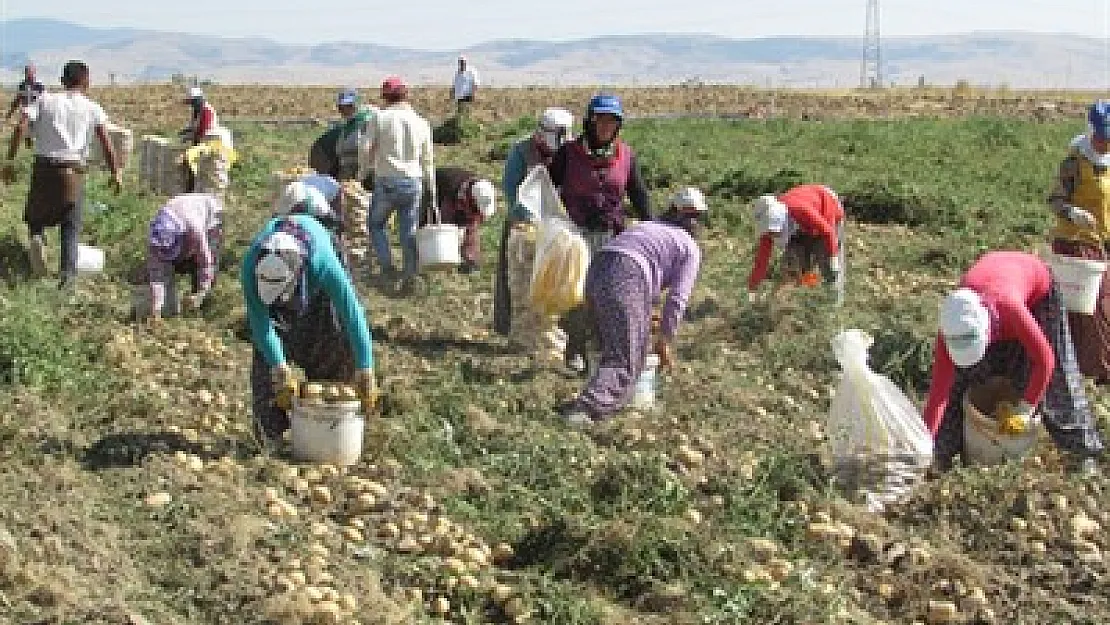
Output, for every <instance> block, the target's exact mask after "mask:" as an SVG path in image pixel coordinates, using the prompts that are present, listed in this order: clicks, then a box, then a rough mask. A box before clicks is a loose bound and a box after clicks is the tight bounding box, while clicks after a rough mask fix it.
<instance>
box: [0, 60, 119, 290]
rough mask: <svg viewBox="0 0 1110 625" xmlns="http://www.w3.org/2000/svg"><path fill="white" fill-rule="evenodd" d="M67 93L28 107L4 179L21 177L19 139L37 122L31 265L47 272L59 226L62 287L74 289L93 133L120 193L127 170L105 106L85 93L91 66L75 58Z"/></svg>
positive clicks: (29, 213)
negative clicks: (49, 232)
mask: <svg viewBox="0 0 1110 625" xmlns="http://www.w3.org/2000/svg"><path fill="white" fill-rule="evenodd" d="M62 86H63V87H64V91H62V92H61V93H46V94H43V95H42V96H40V97H39V98H38V99H37V100H36V101H35V103H34V104H32V105H31V106H28V107H26V108H24V110H23V115H22V117H21V118H20V122H19V125H18V126H16V129H15V132H13V133H12V140H11V145H10V146H9V148H8V160H7V162H6V163H5V164H4V167H3V178H4V180H5V181H7V182H13V181H14V180H15V164H14V162H13V161H14V160H15V155H16V152H18V151H19V140H20V139H22V138H23V135H24V133H26V132H27V131H28V124H29V123H30V122H34V126H33V129H32V133H33V134H32V136H33V137H34V140H35V161H34V165H33V167H32V169H31V185H30V189H28V191H27V206H26V208H25V210H24V213H23V220H24V221H25V222H26V223H27V227H28V229H29V230H30V235H31V267H32V270H33V271H34V273H35V274H36V275H37V276H43V275H45V274H46V259H45V251H44V245H45V243H44V241H43V235H44V232H45V230H46V228H47V227H50V226H59V227H60V228H61V231H62V241H61V264H60V272H59V273H60V274H61V285H60V286H61V287H63V288H67V287H72V286H73V284H74V281H75V280H76V278H77V238H78V236H79V235H80V232H81V212H82V208H83V205H84V201H85V170H86V165H85V163H86V160H87V159H88V155H89V154H88V153H89V141H90V139H92V136H93V134H94V133H95V134H96V138H97V140H98V141H100V146H101V148H102V149H103V150H104V156H105V159H106V160H107V161H108V167H109V168H110V169H111V171H112V184H113V186H114V187H115V190H116V193H119V191H120V188H121V185H122V173H121V171H120V168H119V163H118V161H117V160H116V153H115V151H114V150H113V149H112V142H111V141H110V140H109V139H108V131H107V128H106V127H105V124H106V123H107V121H108V117H107V115H105V114H104V109H103V108H101V107H100V105H99V104H97V103H96V102H93V101H92V100H90V99H89V98H88V97H87V96H86V95H85V94H86V93H87V92H88V89H89V67H88V65H85V64H84V63H82V62H81V61H70V62H68V63H66V65H65V68H64V69H63V70H62Z"/></svg>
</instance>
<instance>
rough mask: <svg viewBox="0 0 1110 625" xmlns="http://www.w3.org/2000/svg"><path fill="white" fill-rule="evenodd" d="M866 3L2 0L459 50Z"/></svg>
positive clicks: (1077, 4)
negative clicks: (510, 41)
mask: <svg viewBox="0 0 1110 625" xmlns="http://www.w3.org/2000/svg"><path fill="white" fill-rule="evenodd" d="M1108 2H1110V0H1008V1H1003V0H914V1H910V0H880V8H881V13H882V30H883V34H884V35H891V36H894V35H919V34H936V33H952V32H967V31H972V30H1025V31H1037V32H1055V33H1058V32H1070V33H1078V34H1082V35H1087V36H1092V37H1104V36H1105V35H1106V15H1105V11H1106V7H1107V4H1108ZM865 6H866V2H865V0H761V1H759V2H755V1H753V0H716V1H713V0H677V1H673V0H672V1H668V2H662V1H659V0H640V1H635V0H555V1H553V2H546V3H545V2H523V1H520V0H516V1H507V0H458V1H456V2H446V1H443V0H398V1H396V2H388V3H387V2H380V1H375V0H324V1H322V2H312V1H305V0H253V1H251V2H247V1H246V0H189V1H178V2H172V1H169V0H95V1H92V2H90V1H88V0H48V1H47V2H42V1H41V0H0V8H2V9H3V12H4V16H2V17H6V18H7V19H16V18H21V17H52V18H57V19H64V20H67V21H71V22H77V23H80V24H85V25H89V26H132V27H138V28H150V29H156V30H169V31H182V32H190V33H197V34H212V35H222V36H259V37H265V38H269V39H275V40H280V41H284V42H286V43H322V42H329V41H361V42H373V43H382V44H391V45H400V46H409V47H419V48H425V49H434V50H450V49H455V48H460V47H465V46H467V45H472V44H475V43H481V42H484V41H489V40H491V39H502V38H523V39H542V40H566V39H578V38H583V37H589V36H594V35H603V34H635V33H654V32H676V33H712V34H717V35H723V36H727V37H737V38H746V37H760V36H767V35H787V34H798V35H857V36H858V35H860V34H861V33H862V31H863V24H864V8H865Z"/></svg>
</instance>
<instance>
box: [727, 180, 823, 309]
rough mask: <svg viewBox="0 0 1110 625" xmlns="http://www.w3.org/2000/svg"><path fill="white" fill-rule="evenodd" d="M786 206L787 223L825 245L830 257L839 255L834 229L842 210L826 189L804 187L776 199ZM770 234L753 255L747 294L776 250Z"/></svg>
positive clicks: (820, 186) (773, 237) (772, 235)
mask: <svg viewBox="0 0 1110 625" xmlns="http://www.w3.org/2000/svg"><path fill="white" fill-rule="evenodd" d="M779 201H780V202H782V203H783V204H785V205H786V210H787V212H788V213H789V215H790V219H791V220H792V221H793V222H794V224H795V225H796V226H797V227H798V231H799V232H800V233H802V234H808V235H811V236H819V237H821V238H822V239H824V241H825V249H826V250H828V252H829V256H836V255H837V254H839V253H840V241H839V240H838V236H837V226H838V225H839V224H840V222H841V221H843V220H844V207H843V206H842V205H841V204H840V200H839V199H837V197H836V195H834V194H833V193H832V192H831V191H829V188H828V187H826V186H825V185H821V184H803V185H799V186H796V187H794V188H793V189H790V190H789V191H787V192H786V193H783V194H782V195H780V196H779ZM777 236H778V235H777V234H776V233H773V232H767V233H764V234H763V236H761V237H759V249H758V250H757V251H756V253H755V263H754V265H753V266H752V273H751V275H750V276H748V290H749V291H754V290H755V289H756V288H758V287H759V283H760V282H763V279H764V278H766V277H767V267H768V266H769V265H770V264H771V252H772V251H773V250H774V247H775V238H776V237H777Z"/></svg>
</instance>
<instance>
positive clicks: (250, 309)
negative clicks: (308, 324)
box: [240, 215, 374, 369]
mask: <svg viewBox="0 0 1110 625" xmlns="http://www.w3.org/2000/svg"><path fill="white" fill-rule="evenodd" d="M282 219H291V220H293V221H294V222H295V223H296V224H297V225H299V226H301V227H302V228H304V230H305V232H307V233H308V235H309V238H310V241H311V243H310V244H309V245H310V250H309V257H308V258H307V259H306V261H305V264H304V269H303V271H304V281H305V283H304V288H305V289H306V293H307V295H308V297H309V299H311V298H312V297H313V296H315V295H316V294H317V293H319V292H320V291H321V290H322V291H323V292H324V293H325V294H326V295H327V296H328V299H329V300H331V303H332V306H333V307H334V308H335V312H336V314H337V315H338V316H339V321H340V323H341V324H342V325H343V330H344V331H345V332H346V333H347V339H348V340H349V341H350V342H351V351H352V352H353V353H354V355H355V366H356V367H358V368H359V369H370V368H372V367H373V366H374V356H373V344H372V342H371V339H370V327H369V325H368V324H367V323H366V315H365V313H364V312H363V309H362V304H361V303H359V301H358V293H357V292H356V291H355V286H354V284H352V283H351V279H350V276H349V275H348V274H347V270H346V269H344V268H343V263H342V262H340V260H339V256H338V254H336V252H335V247H334V246H332V242H331V236H330V235H329V234H328V231H327V230H326V229H325V228H324V226H322V225H321V224H320V222H318V221H316V219H315V218H314V217H309V216H308V215H292V216H289V217H284V218H282V217H279V218H275V219H271V220H270V221H269V222H267V223H266V225H265V226H264V227H263V228H262V231H261V232H259V233H258V235H257V236H255V238H254V240H253V241H251V244H250V247H249V248H248V249H247V253H246V256H245V257H244V258H243V268H242V272H241V274H240V282H241V283H242V286H243V298H244V299H245V300H246V304H247V320H248V321H249V322H250V328H251V340H252V341H253V342H254V344H255V346H256V347H258V349H259V351H261V352H262V356H263V358H265V359H266V363H267V364H269V365H270V366H271V367H273V366H276V365H280V364H283V363H285V353H284V351H283V350H282V345H281V339H280V338H278V334H277V329H276V328H275V327H274V320H273V319H272V318H271V317H270V311H269V309H268V308H267V306H266V305H265V304H263V303H262V298H260V297H259V296H258V288H257V286H256V283H255V278H254V268H255V265H256V264H257V263H258V255H259V253H260V251H261V247H260V246H261V245H262V241H263V240H264V239H265V238H266V237H267V236H268V235H270V234H271V233H273V232H274V231H275V230H277V225H278V222H280V221H281V220H282Z"/></svg>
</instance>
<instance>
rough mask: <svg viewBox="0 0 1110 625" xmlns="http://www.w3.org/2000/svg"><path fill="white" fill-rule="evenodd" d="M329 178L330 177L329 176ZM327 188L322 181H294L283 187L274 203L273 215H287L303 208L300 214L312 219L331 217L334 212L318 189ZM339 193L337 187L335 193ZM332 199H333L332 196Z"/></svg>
mask: <svg viewBox="0 0 1110 625" xmlns="http://www.w3.org/2000/svg"><path fill="white" fill-rule="evenodd" d="M329 178H330V176H329ZM317 185H319V186H323V187H324V188H327V185H326V184H325V183H324V181H309V180H307V179H304V180H294V181H293V182H290V183H289V184H287V185H285V189H283V190H282V192H281V196H279V197H278V199H277V202H275V203H274V215H275V216H279V215H288V214H290V213H292V212H293V211H294V210H295V209H296V208H297V207H298V206H301V207H303V208H302V209H301V211H300V212H302V213H304V214H305V215H311V216H313V217H331V216H333V215H334V212H333V211H332V209H331V204H330V202H329V201H328V198H327V196H325V195H324V194H323V193H321V192H320V189H319V187H318V186H317ZM338 192H339V188H338V186H337V187H336V188H335V193H338ZM332 197H335V196H334V195H333V196H332Z"/></svg>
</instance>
